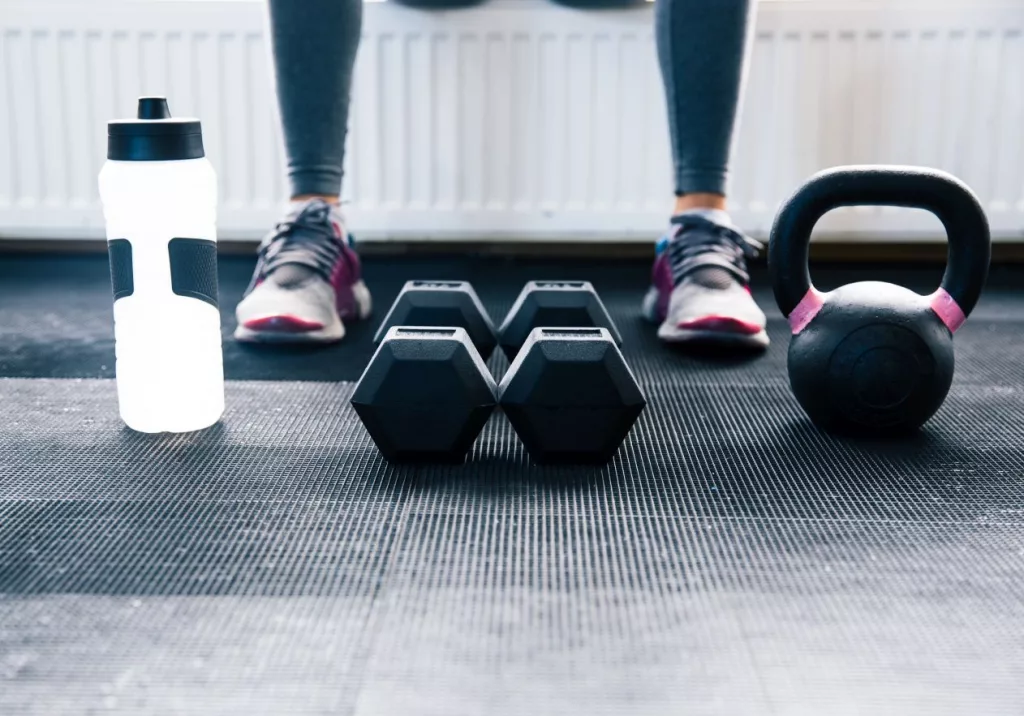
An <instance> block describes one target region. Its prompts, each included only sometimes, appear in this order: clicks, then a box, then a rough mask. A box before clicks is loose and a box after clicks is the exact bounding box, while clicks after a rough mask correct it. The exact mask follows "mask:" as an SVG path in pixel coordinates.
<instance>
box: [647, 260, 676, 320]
mask: <svg viewBox="0 0 1024 716" xmlns="http://www.w3.org/2000/svg"><path fill="white" fill-rule="evenodd" d="M651 283H652V284H653V285H654V287H655V288H656V289H658V320H659V321H664V320H665V316H667V315H668V303H669V300H670V299H671V298H672V289H673V288H674V287H675V286H674V284H673V282H672V265H671V264H670V263H669V259H668V252H667V251H666V252H665V253H663V254H661V256H659V257H658V258H656V259H655V260H654V268H653V270H652V271H651Z"/></svg>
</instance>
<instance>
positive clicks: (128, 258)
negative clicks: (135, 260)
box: [107, 239, 135, 301]
mask: <svg viewBox="0 0 1024 716" xmlns="http://www.w3.org/2000/svg"><path fill="white" fill-rule="evenodd" d="M107 255H108V256H109V257H110V286H111V288H112V289H113V290H114V300H115V301H116V300H117V299H119V298H124V297H125V296H131V295H132V294H133V293H135V276H134V273H133V272H132V243H131V242H130V241H129V240H128V239H111V240H110V241H108V242H107Z"/></svg>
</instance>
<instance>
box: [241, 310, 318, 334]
mask: <svg viewBox="0 0 1024 716" xmlns="http://www.w3.org/2000/svg"><path fill="white" fill-rule="evenodd" d="M242 325H243V326H245V327H246V328H248V329H249V330H251V331H260V332H263V333H309V332H310V331H320V330H323V328H324V324H322V323H320V322H318V321H307V320H305V319H304V318H299V317H298V316H292V315H289V314H282V315H280V316H265V317H263V318H254V319H252V320H251V321H246V322H245V323H243V324H242Z"/></svg>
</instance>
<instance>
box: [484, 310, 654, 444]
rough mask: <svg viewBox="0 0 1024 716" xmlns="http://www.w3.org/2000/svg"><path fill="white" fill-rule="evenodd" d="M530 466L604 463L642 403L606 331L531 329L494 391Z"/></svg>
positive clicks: (638, 390) (589, 329)
mask: <svg viewBox="0 0 1024 716" xmlns="http://www.w3.org/2000/svg"><path fill="white" fill-rule="evenodd" d="M498 401H499V404H500V405H501V407H502V410H503V411H504V412H505V414H506V416H508V419H509V422H511V423H512V427H513V428H514V429H515V431H516V433H517V434H518V435H519V437H520V439H521V440H522V441H523V444H524V445H525V446H526V450H527V452H528V453H529V454H530V457H531V458H532V459H533V460H535V461H536V462H541V463H553V462H568V463H603V462H607V461H609V460H610V459H611V458H612V457H613V456H614V454H615V451H616V450H618V448H619V445H620V444H621V443H622V441H623V440H624V439H625V438H626V435H627V434H628V433H629V431H630V429H631V428H632V427H633V423H634V422H636V419H637V417H639V415H640V413H641V412H642V411H643V409H644V406H645V405H646V404H647V401H646V400H645V399H644V396H643V393H642V392H641V391H640V387H639V385H637V382H636V378H634V377H633V373H632V371H630V369H629V366H628V365H626V361H625V359H624V358H623V357H622V353H621V352H620V351H619V349H618V346H616V344H615V341H614V339H613V338H612V335H611V333H610V332H609V331H608V330H607V329H605V328H537V329H534V330H533V331H532V332H531V333H530V337H529V338H528V339H527V340H526V342H525V343H524V344H523V347H522V349H521V350H520V351H519V354H518V355H517V356H516V359H515V360H514V361H513V363H512V365H511V366H510V367H509V370H508V372H507V373H506V374H505V377H504V378H503V379H502V381H501V384H500V385H499V386H498Z"/></svg>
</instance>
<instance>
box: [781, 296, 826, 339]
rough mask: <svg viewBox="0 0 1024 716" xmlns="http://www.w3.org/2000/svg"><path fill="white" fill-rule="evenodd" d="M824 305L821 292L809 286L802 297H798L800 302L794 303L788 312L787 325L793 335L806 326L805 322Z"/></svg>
mask: <svg viewBox="0 0 1024 716" xmlns="http://www.w3.org/2000/svg"><path fill="white" fill-rule="evenodd" d="M824 305H825V300H824V298H823V297H822V294H820V293H818V292H817V291H815V290H814V287H813V286H811V288H809V289H808V290H807V293H805V294H804V297H803V298H801V299H800V303H798V304H796V308H794V309H793V310H792V311H790V313H789V327H790V328H791V329H792V330H793V335H794V336H795V335H796V334H797V333H799V332H800V331H802V330H803V329H805V328H806V327H807V324H808V323H810V322H811V319H812V318H814V317H815V316H817V315H818V311H820V310H821V307H822V306H824Z"/></svg>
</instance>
